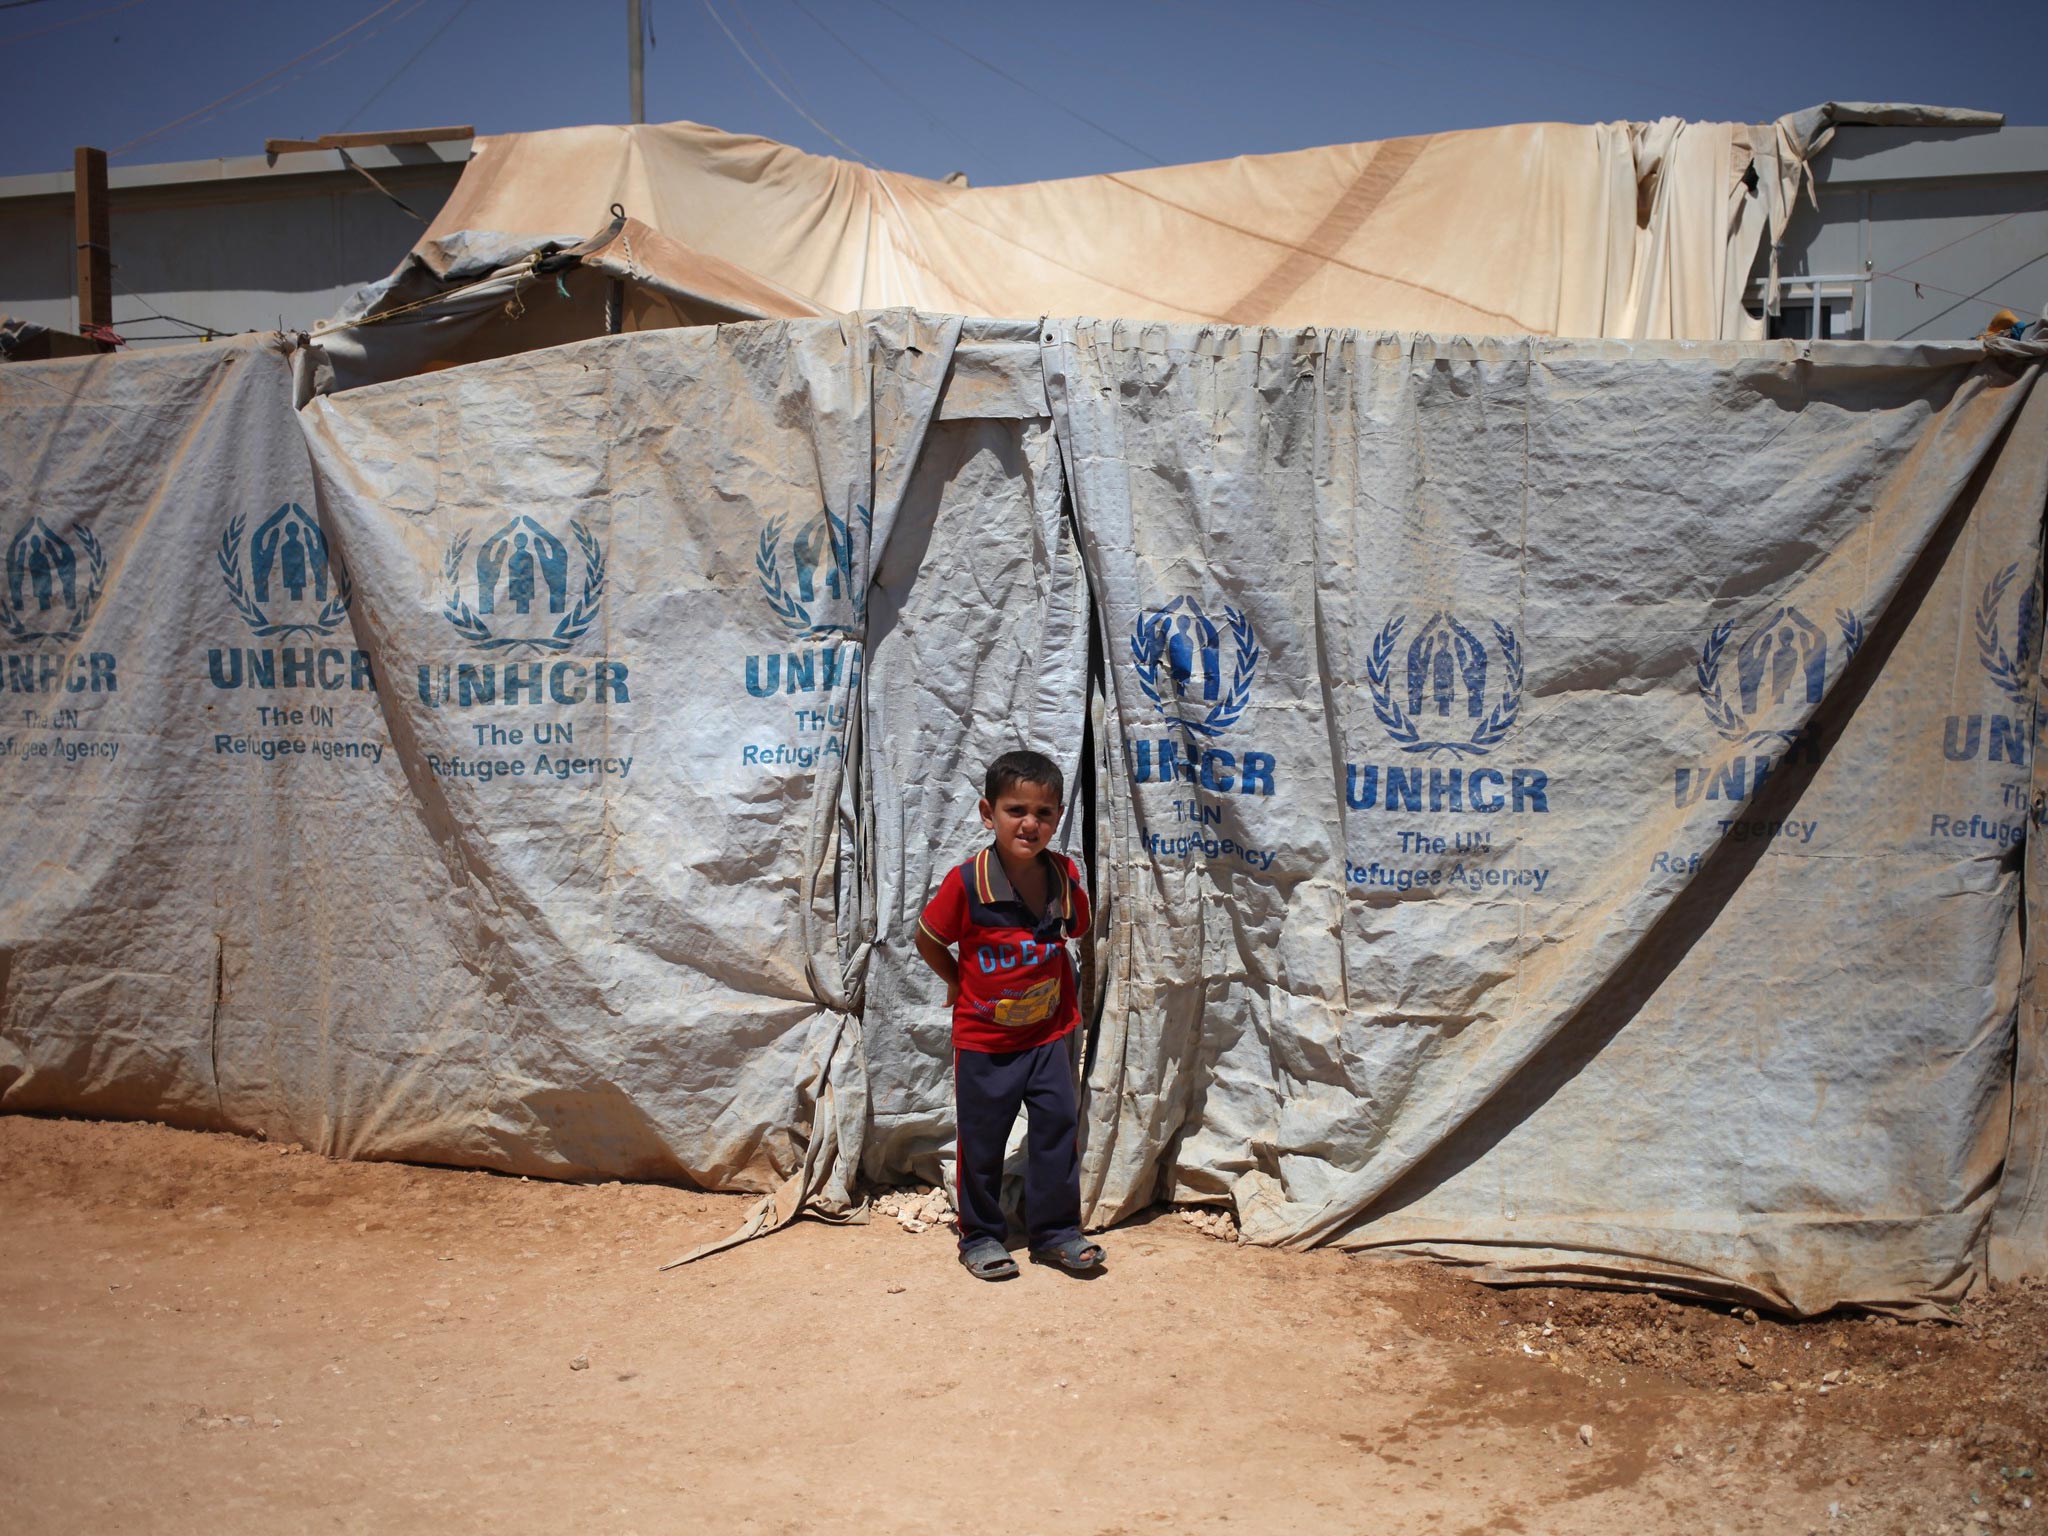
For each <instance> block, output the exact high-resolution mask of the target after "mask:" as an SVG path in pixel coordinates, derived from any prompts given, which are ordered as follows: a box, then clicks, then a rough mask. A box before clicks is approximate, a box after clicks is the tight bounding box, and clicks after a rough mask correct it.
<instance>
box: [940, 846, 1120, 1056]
mask: <svg viewBox="0 0 2048 1536" xmlns="http://www.w3.org/2000/svg"><path fill="white" fill-rule="evenodd" d="M1039 857H1040V858H1041V859H1043V860H1044V861H1045V866H1046V870H1045V878H1046V902H1045V911H1044V912H1042V913H1041V912H1033V911H1032V910H1031V909H1030V908H1029V907H1027V906H1025V905H1024V903H1023V902H1022V901H1020V900H1019V899H1018V897H1017V892H1016V891H1015V889H1013V888H1012V886H1011V885H1010V877H1009V875H1008V874H1007V873H1006V872H1005V871H1004V869H1003V861H1002V860H1001V859H1000V858H998V857H997V856H996V851H995V849H994V847H993V846H991V847H988V848H984V849H982V850H981V852H979V853H977V854H976V855H975V856H974V857H973V858H971V859H969V860H968V861H967V862H966V863H965V864H962V865H960V866H959V867H957V868H955V869H951V870H948V871H947V873H946V878H945V879H943V880H941V881H940V882H939V889H938V893H937V894H936V895H934V896H933V897H932V899H931V902H930V904H929V905H927V906H926V907H925V909H924V915H923V916H922V917H920V918H919V919H918V920H917V925H918V927H920V928H922V929H923V930H924V931H925V932H926V933H927V934H929V935H930V936H931V937H932V938H934V939H936V940H937V941H938V942H939V943H941V944H944V945H947V946H948V947H950V946H952V945H955V944H957V945H959V946H960V995H959V997H958V998H957V999H956V1000H955V1001H954V1003H953V1048H954V1049H955V1050H960V1051H1028V1050H1030V1049H1031V1048H1032V1047H1033V1046H1039V1045H1044V1044H1046V1043H1047V1042H1048V1041H1051V1040H1057V1039H1059V1038H1060V1036H1062V1035H1064V1034H1066V1033H1067V1031H1069V1030H1071V1029H1072V1028H1073V1027H1074V1026H1075V1025H1076V1024H1077V1023H1079V1022H1080V1018H1081V1004H1080V990H1081V989H1080V987H1079V985H1078V984H1077V981H1076V978H1075V975H1074V962H1073V960H1072V959H1071V958H1070V957H1069V956H1068V954H1067V940H1068V939H1070V938H1077V937H1079V936H1080V935H1082V934H1084V933H1086V932H1087V931H1088V925H1089V922H1090V921H1091V919H1092V916H1093V914H1092V913H1091V912H1090V911H1089V907H1088V893H1087V892H1086V891H1084V890H1082V889H1081V871H1080V870H1079V869H1078V868H1076V867H1075V865H1074V861H1073V860H1072V859H1070V858H1067V857H1066V856H1065V855H1064V854H1057V853H1053V852H1052V851H1051V850H1049V849H1048V850H1047V851H1046V852H1044V853H1041V854H1040V855H1039Z"/></svg>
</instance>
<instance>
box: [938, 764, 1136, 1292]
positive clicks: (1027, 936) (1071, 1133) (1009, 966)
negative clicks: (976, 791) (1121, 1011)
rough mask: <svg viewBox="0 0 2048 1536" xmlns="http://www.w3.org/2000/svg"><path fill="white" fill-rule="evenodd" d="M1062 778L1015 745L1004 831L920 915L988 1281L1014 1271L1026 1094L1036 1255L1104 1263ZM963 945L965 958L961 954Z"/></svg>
mask: <svg viewBox="0 0 2048 1536" xmlns="http://www.w3.org/2000/svg"><path fill="white" fill-rule="evenodd" d="M1064 790H1065V786H1064V785H1063V784H1062V782H1061V779H1060V770H1059V767H1058V765H1057V764H1055V763H1053V762H1052V761H1051V760H1050V759H1049V758H1046V757H1043V756H1041V755H1040V754H1038V753H1036V752H1005V753H1004V754H1003V755H1002V756H1001V757H999V758H997V759H996V760H995V761H994V762H993V763H991V764H989V769H988V776H987V778H986V780H985V781H984V783H983V785H982V791H983V799H982V802H981V824H982V825H983V826H984V827H987V828H988V829H989V831H990V832H992V833H994V834H995V840H994V842H993V843H991V844H990V845H989V846H988V847H987V848H984V849H982V850H981V852H979V853H977V854H976V855H975V856H974V857H973V858H971V859H969V860H968V861H967V862H966V863H965V864H962V865H960V866H959V867H958V868H957V869H953V870H949V871H948V872H947V874H946V878H945V879H943V880H941V881H940V882H939V889H938V894H937V895H935V896H933V897H932V899H931V904H930V905H929V906H927V907H926V908H925V909H924V915H923V916H922V917H920V918H919V919H918V920H917V952H918V953H919V954H920V955H922V956H923V957H924V962H925V964H927V965H929V966H930V967H931V968H932V969H933V970H934V971H936V972H938V974H939V976H940V978H941V979H942V980H944V982H945V983H946V1001H947V1003H948V1004H949V1005H950V1006H951V1007H952V1009H953V1102H954V1106H955V1111H956V1116H957V1120H958V1125H959V1133H960V1146H959V1155H958V1159H957V1162H956V1168H957V1171H958V1177H957V1180H956V1182H955V1186H954V1192H953V1204H954V1206H955V1208H956V1209H957V1210H958V1211H959V1215H960V1262H961V1263H962V1264H964V1265H966V1266H967V1271H968V1273H969V1274H971V1275H973V1276H974V1277H975V1278H976V1279H980V1280H1007V1279H1009V1278H1011V1277H1012V1276H1013V1275H1015V1274H1016V1273H1017V1263H1016V1260H1014V1259H1012V1258H1011V1257H1010V1253H1009V1250H1008V1249H1007V1248H1005V1247H1004V1246H1003V1233H1004V1225H1003V1211H1002V1205H1001V1203H1000V1199H999V1197H1000V1194H1001V1191H1002V1181H1003V1144H1004V1142H1006V1141H1008V1140H1009V1136H1010V1126H1011V1125H1012V1124H1013V1123H1014V1122H1015V1121H1016V1119H1017V1110H1018V1107H1019V1106H1020V1105H1022V1106H1026V1107H1028V1110H1029V1115H1028V1118H1027V1120H1026V1123H1025V1130H1024V1149H1025V1163H1024V1215H1025V1219H1026V1222H1027V1224H1028V1228H1029V1237H1030V1242H1031V1257H1032V1258H1033V1259H1035V1260H1037V1261H1038V1262H1039V1263H1042V1264H1055V1265H1058V1266H1059V1267H1060V1268H1061V1269H1065V1270H1070V1271H1073V1272H1075V1273H1081V1272H1085V1271H1087V1270H1091V1269H1095V1268H1097V1267H1098V1266H1099V1265H1100V1264H1101V1263H1102V1259H1103V1253H1102V1246H1101V1245H1100V1244H1099V1243H1091V1242H1089V1241H1087V1240H1086V1239H1085V1238H1083V1237H1082V1236H1081V1153H1080V1145H1079V1143H1078V1141H1077V1140H1076V1132H1077V1130H1078V1127H1079V1112H1078V1110H1077V1108H1076V1106H1075V1103H1074V1058H1073V1033H1074V1026H1075V1025H1076V1024H1078V1023H1079V1022H1080V1017H1081V1008H1080V999H1079V995H1078V994H1079V990H1080V989H1079V988H1078V987H1077V986H1076V984H1075V976H1074V963H1073V961H1072V960H1071V959H1070V958H1069V957H1068V955H1067V942H1066V941H1067V940H1068V939H1070V938H1073V937H1076V936H1078V935H1080V934H1084V933H1086V932H1087V931H1088V924H1089V920H1090V912H1089V907H1088V895H1087V893H1086V892H1085V891H1083V890H1082V889H1081V879H1080V875H1081V872H1080V871H1079V870H1078V869H1076V868H1075V867H1074V862H1073V860H1071V859H1068V858H1065V857H1063V856H1062V855H1060V854H1056V853H1054V852H1052V851H1051V849H1050V848H1049V847H1048V846H1047V845H1048V844H1049V843H1050V842H1051V840H1052V835H1053V832H1054V831H1055V829H1057V828H1058V826H1059V821H1060V802H1061V799H1062V797H1063V794H1064ZM955 944H957V945H959V946H960V958H959V959H958V960H957V961H956V960H955V959H954V958H953V955H952V953H951V950H952V946H953V945H955Z"/></svg>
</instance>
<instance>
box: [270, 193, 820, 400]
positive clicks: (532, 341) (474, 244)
mask: <svg viewBox="0 0 2048 1536" xmlns="http://www.w3.org/2000/svg"><path fill="white" fill-rule="evenodd" d="M823 313H824V311H823V310H822V309H820V308H819V307H818V306H817V305H814V304H810V303H807V302H806V301H804V300H803V299H801V298H799V297H798V296H797V295H795V294H793V293H789V292H787V291H785V290H783V289H781V288H778V287H776V285H775V284H773V283H771V282H768V281H767V280H765V279H763V278H760V277H757V276H756V275H754V274H753V273H751V272H744V271H741V270H740V269H739V268H737V267H735V266H733V265H732V264H731V263H730V262H726V261H720V260H719V259H718V258H716V257H714V256H706V255H705V254H704V253H703V252H701V251H693V250H691V249H690V248H689V247H688V246H686V245H684V244H683V243H682V242H680V241H678V240H673V239H671V238H669V237H668V236H666V235H663V234H662V233H660V232H659V231H658V230H653V229H650V228H648V227H647V226H646V225H645V224H642V223H640V222H639V221H638V220H636V219H624V218H621V219H615V220H614V221H613V222H612V223H611V224H610V225H609V226H607V227H606V228H605V229H604V230H603V231H602V232H601V233H599V234H598V235H595V236H592V237H591V238H589V239H587V240H578V239H571V238H563V239H551V240H543V241H536V240H533V239H531V238H524V239H516V238H511V237H507V236H504V235H497V234H492V233H489V232H475V231H464V232H461V233H458V234H455V235H451V236H449V237H447V238H445V239H439V240H430V241H426V242H423V243H422V245H421V246H420V247H418V248H417V249H415V250H414V251H413V252H412V253H411V254H410V255H409V256H407V257H406V259H405V261H404V262H403V263H401V264H400V266H399V269H398V270H397V271H396V272H395V273H393V274H392V275H391V276H390V277H388V278H385V279H384V280H383V281H381V282H377V283H372V284H370V285H369V286H368V287H365V288H362V289H360V290H358V291H357V292H356V293H355V294H354V295H352V296H351V298H350V300H349V302H348V303H347V304H346V305H344V306H343V308H342V312H341V313H340V314H339V315H337V316H336V317H335V318H334V319H332V320H329V321H327V322H325V323H323V324H322V325H320V326H318V327H316V328H315V330H314V332H313V335H312V338H311V344H310V345H308V346H306V347H304V348H302V349H301V350H300V352H299V355H298V357H297V358H296V359H295V366H296V368H297V371H298V375H299V379H300V388H299V397H298V403H299V404H301V405H303V404H304V403H305V402H306V400H307V399H309V398H310V397H311V396H312V395H314V394H316V393H317V394H332V393H334V392H335V391H336V390H345V389H357V388H360V387H361V386H363V385H365V384H381V383H384V382H386V381H388V380H391V379H403V378H412V377H414V376H415V375H418V374H422V373H433V372H437V371H439V370H440V369H443V368H452V367H456V366H458V365H460V364H463V363H475V362H482V361H484V360H485V359H488V358H493V357H507V356H510V355H512V354H513V353H517V352H533V351H539V350H540V349H542V348H544V347H554V346H563V345H566V344H567V343H569V342H572V341H585V340H588V339H589V338H591V337H593V336H602V335H606V334H611V333H614V332H620V331H654V330H663V329H667V328H670V327H675V326H690V325H716V324H719V323H722V322H724V321H730V320H787V319H797V318H801V317H805V316H812V315H822V314H823Z"/></svg>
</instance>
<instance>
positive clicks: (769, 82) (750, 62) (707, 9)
mask: <svg viewBox="0 0 2048 1536" xmlns="http://www.w3.org/2000/svg"><path fill="white" fill-rule="evenodd" d="M700 3H701V4H702V5H703V7H704V13H705V14H706V15H707V16H709V17H710V18H711V19H712V20H713V21H715V22H717V23H718V30H719V31H721V32H723V33H724V34H725V40H726V41H727V42H728V43H731V44H732V46H733V51H734V52H735V53H737V54H738V55H739V56H740V57H741V58H743V59H745V60H746V61H747V68H749V69H751V70H752V71H753V72H754V73H755V74H757V75H759V76H760V77H761V83H762V84H763V85H765V86H767V87H768V89H769V90H771V91H773V92H774V93H775V94H776V95H778V96H780V97H781V98H782V99H783V100H784V101H786V102H788V103H789V104H790V106H792V107H794V108H795V109H796V113H797V115H798V116H799V117H801V118H802V119H803V120H804V121H805V122H807V123H809V124H810V125H811V126H812V127H813V128H815V129H817V130H818V132H820V133H822V134H823V135H825V137H826V138H828V139H830V140H831V141H832V142H833V143H834V144H837V145H838V146H839V147H840V148H841V149H843V150H845V151H846V152H847V153H848V154H849V155H851V156H853V158H854V159H856V160H858V161H860V163H861V164H862V165H865V166H868V167H870V168H872V167H873V165H874V163H875V162H874V161H872V160H870V159H869V158H868V157H867V156H866V155H864V154H862V153H861V152H860V151H859V150H857V149H855V148H854V147H853V146H852V145H851V144H849V143H847V142H846V140H844V139H842V138H841V137H839V135H838V134H836V133H834V132H833V131H832V130H831V129H830V128H827V127H826V126H825V125H824V124H823V123H821V122H819V121H818V120H817V119H816V118H815V117H813V116H811V114H810V112H809V111H807V110H806V109H805V107H804V105H803V103H802V102H800V101H798V100H797V99H796V98H795V97H794V96H792V95H790V94H789V92H787V91H785V90H784V89H783V88H782V87H781V86H779V85H777V84H776V83H775V79H774V77H773V76H772V75H770V74H769V73H768V72H767V71H766V70H765V69H763V68H762V67H761V66H760V65H759V64H756V63H755V62H754V56H753V55H752V54H751V53H749V52H747V50H746V49H745V48H744V47H742V46H741V44H740V40H739V39H738V38H737V37H734V36H733V33H732V28H731V27H728V26H727V25H726V24H725V18H724V17H723V16H721V15H719V14H718V12H717V11H715V10H713V9H712V7H711V0H700Z"/></svg>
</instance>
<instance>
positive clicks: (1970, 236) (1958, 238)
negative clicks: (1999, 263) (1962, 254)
mask: <svg viewBox="0 0 2048 1536" xmlns="http://www.w3.org/2000/svg"><path fill="white" fill-rule="evenodd" d="M2040 211H2041V210H2040V209H2038V208H2020V209H2016V210H2014V211H2013V212H2011V213H2008V214H2006V215H2005V216H2004V217H2003V218H1996V219H1993V220H1992V221H1991V222H1990V223H1989V224H1980V225H1978V226H1977V227H1976V228H1975V229H1973V230H1971V231H1970V232H1969V233H1968V234H1967V235H1958V236H1956V238H1955V239H1953V240H1951V241H1949V243H1948V244H1947V245H1937V246H1936V247H1935V248H1934V249H1933V250H1931V251H1922V252H1921V253H1920V254H1919V255H1918V256H1915V257H1914V258H1913V259H1912V260H1911V261H1902V262H1899V263H1898V264H1897V265H1896V266H1894V267H1893V268H1892V269H1891V271H1889V272H1885V273H1882V274H1880V275H1882V276H1884V277H1897V276H1898V275H1899V273H1900V272H1901V271H1902V270H1903V269H1904V268H1906V267H1917V266H1919V265H1920V263H1921V262H1923V261H1925V260H1926V259H1927V258H1928V257H1930V256H1939V255H1940V254H1941V253H1942V252H1943V251H1952V250H1954V249H1955V248H1956V247H1957V246H1959V245H1961V244H1962V243H1963V242H1964V241H1965V240H1974V239H1976V238H1977V237H1978V236H1979V235H1981V234H1983V233H1984V232H1985V231H1986V230H1987V229H1996V228H1998V226H1999V225H2001V224H2003V223H2005V222H2006V220H2007V219H2016V218H2018V217H2019V216H2020V215H2021V214H2023V213H2039V212H2040ZM1906 281H1908V282H1911V281H1912V279H1911V278H1908V279H1906Z"/></svg>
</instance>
